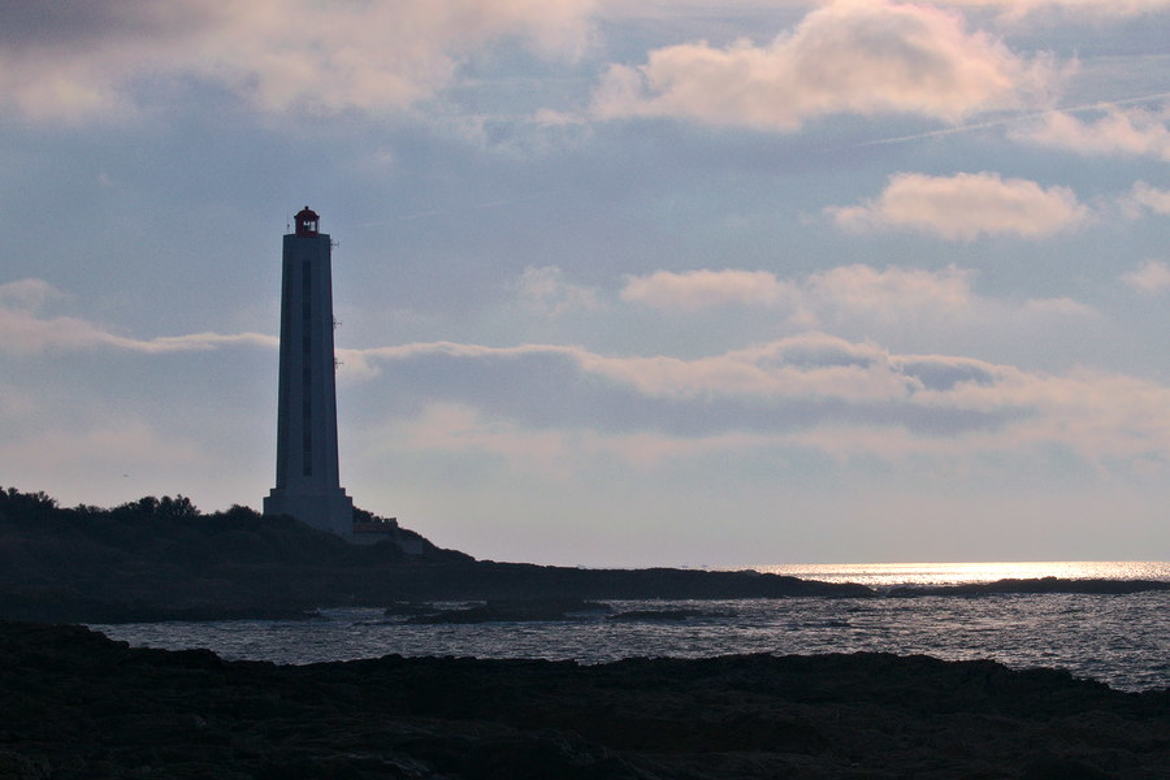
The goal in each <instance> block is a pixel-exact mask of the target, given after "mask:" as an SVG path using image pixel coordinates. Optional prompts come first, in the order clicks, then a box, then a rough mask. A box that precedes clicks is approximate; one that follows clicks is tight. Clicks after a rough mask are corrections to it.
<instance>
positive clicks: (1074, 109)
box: [856, 92, 1170, 146]
mask: <svg viewBox="0 0 1170 780" xmlns="http://www.w3.org/2000/svg"><path fill="white" fill-rule="evenodd" d="M1159 98H1170V92H1155V93H1154V94H1152V95H1143V96H1141V97H1132V98H1124V99H1122V100H1099V101H1097V102H1095V103H1084V104H1082V105H1079V106H1062V107H1059V108H1050V109H1046V110H1044V111H1032V112H1029V113H1027V114H1017V115H1015V116H1012V117H1006V118H1004V119H992V120H989V121H987V122H976V123H974V124H970V125H960V126H959V127H946V128H943V129H942V130H929V131H927V132H925V133H915V134H914V135H900V136H896V137H894V138H879V139H877V140H876V141H863V142H861V143H859V144H856V146H881V145H885V144H901V143H906V142H907V141H918V140H921V139H923V138H936V137H938V136H944V135H956V134H958V133H969V132H971V131H973V130H985V129H987V128H989V127H1002V126H1003V125H1010V124H1015V123H1016V122H1023V121H1025V120H1027V119H1035V118H1036V117H1041V116H1048V115H1050V114H1059V113H1066V114H1076V113H1080V112H1082V111H1100V110H1101V109H1104V108H1108V107H1110V106H1125V105H1129V104H1131V103H1144V102H1146V101H1147V100H1158V99H1159Z"/></svg>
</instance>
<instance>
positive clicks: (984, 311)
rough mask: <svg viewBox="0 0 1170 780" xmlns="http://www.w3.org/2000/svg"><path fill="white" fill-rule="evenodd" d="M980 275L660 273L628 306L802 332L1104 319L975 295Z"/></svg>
mask: <svg viewBox="0 0 1170 780" xmlns="http://www.w3.org/2000/svg"><path fill="white" fill-rule="evenodd" d="M973 279H974V272H972V271H970V270H967V269H962V268H956V267H954V266H950V267H948V268H943V269H940V270H937V271H933V270H927V269H920V268H897V267H893V266H891V267H889V268H884V269H879V268H873V267H872V266H868V265H860V264H857V265H848V266H839V267H837V268H830V269H828V270H826V271H818V272H816V273H812V274H808V275H807V276H803V277H795V278H791V279H781V278H779V277H777V276H776V275H775V274H772V273H770V272H767V271H738V270H722V271H710V270H707V271H690V272H686V273H674V272H671V271H657V272H655V273H653V274H649V275H647V276H631V277H627V279H626V286H625V288H624V289H623V290H622V292H621V297H622V299H624V300H626V301H628V302H630V303H634V304H637V305H641V306H647V307H650V308H653V309H657V310H660V311H663V312H676V313H678V312H681V313H687V314H691V313H694V312H697V311H700V310H703V309H710V308H714V307H717V306H726V305H731V304H736V305H741V306H756V307H768V308H770V309H772V310H775V311H777V312H778V313H779V314H781V315H783V316H785V317H786V318H787V320H788V322H789V324H790V325H793V326H798V327H804V328H808V327H821V328H824V327H829V328H834V327H839V326H841V325H845V324H849V323H857V322H860V323H866V324H868V326H869V327H872V326H875V325H894V324H903V325H907V324H909V325H918V326H923V327H930V328H932V329H938V328H940V327H955V326H958V327H974V328H981V327H985V326H987V325H988V324H990V323H997V324H1006V323H1011V324H1012V325H1013V326H1014V327H1017V328H1026V327H1028V326H1029V325H1038V324H1041V323H1044V322H1068V320H1069V318H1092V317H1097V316H1099V315H1098V313H1097V312H1096V310H1094V309H1093V308H1091V307H1089V306H1087V305H1085V304H1083V303H1080V302H1078V301H1073V300H1070V299H1068V298H1042V299H1026V300H1023V301H1007V300H997V299H992V298H988V297H986V296H983V295H980V294H978V293H977V292H975V290H974V289H973V288H972V282H973Z"/></svg>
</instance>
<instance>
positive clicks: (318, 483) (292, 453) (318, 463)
mask: <svg viewBox="0 0 1170 780" xmlns="http://www.w3.org/2000/svg"><path fill="white" fill-rule="evenodd" d="M319 219H320V218H319V217H318V216H317V214H316V212H314V211H311V210H310V209H309V207H308V206H305V208H304V209H303V210H301V211H300V212H299V213H298V214H297V215H296V217H295V220H296V230H295V232H294V233H293V234H292V235H286V236H285V237H284V268H283V281H282V288H281V295H280V390H279V393H280V396H279V409H278V412H277V422H276V487H274V488H273V489H272V490H271V492H269V494H268V497H267V498H265V499H264V514H266V515H292V516H293V517H295V518H297V519H298V520H301V521H303V522H305V523H308V524H309V525H311V526H314V527H316V528H320V529H322V530H325V531H332V532H333V533H336V534H338V535H340V536H344V537H346V538H347V539H351V538H352V534H353V499H351V498H350V497H349V496H347V495H346V494H345V490H344V489H343V488H342V487H341V482H340V479H339V477H338V471H337V391H336V389H335V383H334V372H335V370H336V364H335V363H334V358H333V274H332V269H331V251H332V243H331V242H330V240H329V236H328V234H325V233H319V232H317V225H318V221H319Z"/></svg>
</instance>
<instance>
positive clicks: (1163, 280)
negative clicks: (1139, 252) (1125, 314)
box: [1121, 260, 1170, 295]
mask: <svg viewBox="0 0 1170 780" xmlns="http://www.w3.org/2000/svg"><path fill="white" fill-rule="evenodd" d="M1121 281H1123V282H1125V283H1126V284H1128V285H1129V286H1130V287H1132V288H1133V289H1135V290H1137V291H1138V292H1141V293H1146V294H1147V295H1155V294H1157V293H1161V292H1165V291H1166V290H1168V289H1170V266H1168V265H1166V264H1165V263H1163V262H1162V261H1160V260H1147V261H1146V262H1144V263H1142V265H1141V266H1140V267H1138V268H1135V269H1134V270H1132V271H1129V272H1127V273H1124V274H1122V275H1121Z"/></svg>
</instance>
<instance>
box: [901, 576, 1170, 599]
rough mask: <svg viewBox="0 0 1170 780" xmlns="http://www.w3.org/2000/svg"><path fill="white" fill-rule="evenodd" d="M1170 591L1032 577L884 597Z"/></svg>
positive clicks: (1163, 585) (1148, 584)
mask: <svg viewBox="0 0 1170 780" xmlns="http://www.w3.org/2000/svg"><path fill="white" fill-rule="evenodd" d="M1160 590H1170V582H1160V581H1157V580H1101V579H1066V578H1063V577H1033V578H1030V579H1014V578H1009V579H1002V580H996V581H995V582H966V583H962V584H960V585H916V586H907V587H897V588H891V589H890V590H889V591H888V592H887V595H889V596H898V597H902V598H907V597H913V596H993V595H1011V594H1044V593H1092V594H1101V595H1114V596H1121V595H1126V594H1130V593H1144V592H1146V591H1160Z"/></svg>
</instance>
